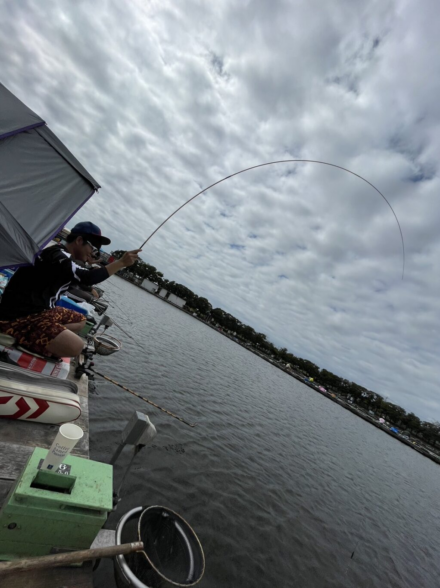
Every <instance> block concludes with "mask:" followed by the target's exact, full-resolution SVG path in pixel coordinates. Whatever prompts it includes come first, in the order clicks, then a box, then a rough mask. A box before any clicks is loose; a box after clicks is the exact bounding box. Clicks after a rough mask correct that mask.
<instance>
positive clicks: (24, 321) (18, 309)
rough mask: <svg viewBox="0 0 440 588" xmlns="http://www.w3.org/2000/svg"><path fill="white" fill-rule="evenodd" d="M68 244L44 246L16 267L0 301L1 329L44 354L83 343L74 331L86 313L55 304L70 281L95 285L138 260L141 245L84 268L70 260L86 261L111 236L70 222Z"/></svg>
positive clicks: (70, 350) (73, 350) (72, 351)
mask: <svg viewBox="0 0 440 588" xmlns="http://www.w3.org/2000/svg"><path fill="white" fill-rule="evenodd" d="M66 240H67V245H66V246H64V245H60V244H57V245H53V246H52V247H47V248H46V249H43V251H42V252H41V253H40V255H39V256H38V257H37V258H36V260H35V264H34V265H32V266H26V267H22V268H20V269H18V270H17V271H16V272H15V274H14V275H13V276H12V278H11V280H10V281H9V283H8V285H7V287H6V289H5V291H4V294H3V296H2V300H1V303H0V332H2V333H6V334H8V335H11V336H12V337H14V338H15V339H16V343H17V344H18V345H20V346H23V347H24V348H25V349H27V350H29V351H32V352H34V353H37V354H40V355H44V356H55V357H75V356H76V355H79V354H80V353H81V351H82V349H83V347H84V341H83V340H82V339H81V338H80V337H78V335H76V333H79V332H80V331H81V330H82V328H83V327H84V321H85V316H84V315H82V314H80V313H78V312H75V311H73V310H68V309H66V308H62V307H59V306H55V303H56V302H57V301H58V300H59V299H60V297H61V296H62V295H63V294H64V293H65V292H67V290H68V289H69V287H70V285H71V284H80V283H82V284H86V285H90V286H91V285H94V284H99V283H100V282H103V281H104V280H106V279H107V278H109V277H110V276H112V275H113V274H115V273H116V272H117V271H118V270H120V269H122V268H124V267H129V266H130V265H133V263H134V262H135V261H136V260H137V259H138V253H139V252H140V249H137V250H135V251H127V252H126V253H124V255H123V256H122V257H121V259H118V260H116V261H114V262H113V263H110V264H109V265H107V266H105V267H100V268H98V269H91V270H87V269H84V268H82V267H80V266H79V265H77V264H76V263H75V261H74V260H79V261H87V260H88V259H89V258H90V256H91V255H93V254H94V253H95V251H96V250H97V249H100V248H101V246H102V245H109V244H110V239H108V238H107V237H104V236H103V235H101V230H100V229H99V227H97V226H96V225H95V224H93V223H91V222H82V223H78V224H77V225H75V226H74V227H73V229H72V231H71V233H70V235H69V236H68V237H67V239H66Z"/></svg>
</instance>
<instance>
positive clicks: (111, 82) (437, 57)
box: [0, 0, 440, 420]
mask: <svg viewBox="0 0 440 588" xmlns="http://www.w3.org/2000/svg"><path fill="white" fill-rule="evenodd" d="M0 7H1V13H2V18H1V20H0V33H1V34H0V58H1V64H2V67H1V81H2V83H4V84H5V85H6V86H7V87H8V88H9V89H10V90H11V91H12V92H14V93H15V94H16V95H17V96H18V97H19V98H20V99H21V100H23V101H24V102H25V103H26V104H27V105H28V106H29V107H30V108H32V109H33V110H35V111H36V112H37V113H38V114H39V115H40V116H42V117H43V118H44V119H45V120H46V121H47V122H48V124H49V126H50V127H51V129H52V130H53V131H54V132H55V133H56V134H57V135H58V136H59V137H60V138H61V139H62V140H63V141H64V142H65V143H66V145H67V146H68V147H69V148H70V150H71V151H72V152H73V153H74V154H75V155H76V156H77V157H78V159H79V160H80V161H81V162H82V163H83V164H84V165H85V166H86V167H87V169H88V170H89V171H90V173H91V174H92V175H93V176H94V177H95V178H96V179H97V180H98V182H99V183H100V184H101V185H102V189H101V190H100V192H99V194H97V195H96V196H95V197H94V198H93V199H92V200H91V201H90V202H89V203H88V204H87V205H86V206H85V207H84V208H83V209H82V211H80V213H79V214H78V215H77V216H76V218H75V219H74V220H75V221H80V220H86V219H92V220H94V221H95V222H96V223H97V224H99V225H100V226H101V228H102V230H103V233H104V234H108V235H109V236H111V238H112V239H113V245H114V247H115V248H124V249H127V248H135V247H136V246H139V245H140V243H142V242H143V241H144V240H145V239H146V237H147V236H148V235H149V234H150V233H151V232H152V231H153V230H154V229H155V228H156V227H157V225H158V224H159V223H160V222H161V221H162V220H163V219H164V218H165V217H166V216H168V215H169V214H170V213H171V212H172V211H173V210H174V209H175V208H177V207H178V206H179V205H180V204H182V203H183V202H184V201H185V200H187V199H188V198H190V197H191V196H192V195H194V194H195V193H196V192H198V191H199V190H201V189H202V188H204V187H205V186H208V185H209V184H211V183H212V182H215V181H216V180H219V179H221V178H222V177H223V176H226V175H229V174H231V173H233V172H235V171H238V170H240V169H242V168H245V167H247V166H251V165H256V164H259V163H263V162H267V161H274V160H285V159H315V160H322V161H327V162H331V163H334V164H337V165H340V166H344V167H347V168H349V169H350V170H353V171H354V172H356V173H358V174H360V175H362V176H364V177H365V178H367V179H368V180H369V181H370V182H372V183H373V184H374V185H375V186H377V187H378V188H379V190H381V191H382V192H383V193H384V194H385V196H386V197H387V198H388V200H389V202H390V203H391V205H392V207H393V208H394V210H395V212H396V215H397V217H398V218H399V220H400V223H401V226H402V231H403V235H404V240H405V248H406V268H405V278H404V280H403V281H402V279H401V278H402V248H401V241H400V234H399V230H398V226H397V223H396V220H395V218H394V216H393V214H392V212H391V210H390V209H389V208H388V206H387V204H386V203H385V202H384V201H383V200H382V198H381V197H380V196H379V195H378V194H377V192H375V191H374V190H373V189H372V188H371V187H370V186H368V185H367V184H365V183H364V182H362V181H361V180H359V179H358V178H355V177H353V176H351V175H349V174H347V173H345V172H343V171H340V170H337V169H334V168H328V167H325V166H320V165H315V164H278V165H276V166H271V167H266V168H263V169H259V170H255V171H251V172H247V173H245V174H242V175H240V176H238V177H236V178H233V179H231V180H228V181H227V182H224V183H223V184H221V185H220V186H218V187H216V188H213V189H212V190H210V191H209V192H207V193H206V194H205V195H203V196H201V197H200V198H199V199H197V200H196V201H195V202H194V203H192V204H191V205H189V206H188V207H186V208H185V209H184V210H183V211H182V212H181V213H179V214H178V215H176V217H175V218H174V219H172V220H171V221H170V222H169V223H168V224H167V225H166V226H165V227H164V228H163V229H161V231H160V232H159V233H158V234H157V235H156V236H155V237H154V238H153V239H152V240H151V242H150V243H149V244H148V245H147V247H145V249H144V252H143V254H142V257H143V258H144V259H145V260H146V261H147V262H149V263H152V264H154V265H155V266H156V267H157V268H158V269H160V270H161V271H163V272H164V274H165V277H167V278H169V279H174V280H176V281H178V282H181V283H184V284H185V285H186V286H188V287H189V288H191V289H192V290H194V291H195V292H196V293H198V294H199V295H202V296H206V297H207V298H208V299H209V300H210V301H211V302H212V304H213V305H215V306H221V307H222V308H223V309H225V310H227V311H229V312H231V313H232V314H234V315H235V316H237V317H238V318H240V319H241V320H243V321H244V322H246V323H248V324H251V325H252V326H253V327H254V328H256V329H257V330H259V331H262V332H265V333H266V334H267V335H268V337H269V338H270V339H271V340H272V341H273V342H274V343H275V344H277V345H280V346H286V347H287V348H288V349H290V350H291V351H292V352H293V353H295V354H297V355H299V356H301V357H305V358H308V359H310V360H312V361H314V362H315V363H317V364H318V365H319V366H320V367H325V368H326V369H329V370H331V371H333V372H335V373H337V374H338V375H340V376H343V377H346V378H348V379H351V380H354V381H356V382H358V383H359V384H362V385H364V386H366V387H368V388H370V389H372V390H375V391H377V392H379V393H381V394H382V395H384V396H387V397H388V398H389V400H390V401H393V402H396V403H398V404H401V405H402V406H403V407H404V408H406V409H407V410H408V411H414V412H415V413H416V414H418V415H419V416H421V417H422V418H424V419H428V420H433V419H438V420H440V386H439V383H440V382H439V380H440V378H439V375H440V369H439V367H438V365H439V360H438V356H439V350H440V336H439V324H440V302H439V292H440V272H439V259H440V230H439V221H440V180H439V173H438V155H439V153H440V125H439V123H440V100H439V96H440V67H439V65H440V35H439V32H438V19H437V16H438V2H437V1H436V0H423V1H422V2H415V1H413V2H411V1H409V0H370V1H367V2H364V1H360V0H356V1H355V0H335V1H333V2H321V1H318V0H309V1H307V2H306V1H302V2H300V1H295V0H290V1H282V0H271V1H270V2H268V1H267V0H247V1H245V2H236V1H235V2H234V1H231V0H225V1H221V2H216V3H214V2H202V1H199V2H197V1H191V0H189V1H186V2H167V1H166V0H161V1H156V0H153V1H150V2H147V1H146V0H139V1H136V0H131V1H127V2H117V1H116V0H115V1H100V0H97V1H94V2H93V3H92V2H86V1H80V0H75V2H72V1H67V0H65V1H60V0H57V1H54V2H51V1H44V0H40V1H34V2H32V1H23V0H15V1H14V2H6V0H0Z"/></svg>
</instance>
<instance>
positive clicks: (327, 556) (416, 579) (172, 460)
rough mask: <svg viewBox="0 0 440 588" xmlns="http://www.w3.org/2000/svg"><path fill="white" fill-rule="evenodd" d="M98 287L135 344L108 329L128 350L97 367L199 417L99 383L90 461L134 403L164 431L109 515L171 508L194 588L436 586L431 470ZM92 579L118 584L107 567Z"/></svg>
mask: <svg viewBox="0 0 440 588" xmlns="http://www.w3.org/2000/svg"><path fill="white" fill-rule="evenodd" d="M105 289H106V297H107V298H108V299H109V300H110V301H111V312H110V315H111V316H113V317H114V319H115V320H116V321H117V322H118V323H119V324H120V325H121V326H122V327H123V328H124V329H125V330H126V331H129V332H130V333H131V334H132V335H133V337H134V338H135V339H136V340H137V342H134V341H133V340H130V339H129V338H128V337H127V336H126V335H125V334H124V333H122V332H121V331H119V330H118V329H117V328H116V327H112V328H111V330H110V331H111V334H113V335H114V336H116V337H118V338H120V339H121V340H122V341H123V350H122V351H121V352H119V353H118V354H115V355H112V356H111V357H107V358H102V357H99V358H97V362H96V363H97V368H98V369H100V371H102V372H103V373H105V374H107V375H109V376H110V377H112V378H114V379H116V380H118V381H119V382H121V383H123V384H125V385H127V386H129V387H131V388H133V389H134V390H136V391H137V392H139V393H141V394H143V395H145V396H147V397H148V398H150V399H151V400H153V401H154V402H156V403H157V404H159V405H161V406H164V407H166V408H168V409H169V410H171V411H173V412H175V413H177V414H178V415H180V416H182V417H184V418H185V419H187V420H189V421H190V422H195V423H197V426H196V427H195V428H194V429H191V428H189V427H187V426H186V425H184V424H182V423H180V422H178V421H176V420H174V419H172V418H170V417H168V416H166V415H164V414H163V413H161V412H159V411H158V410H156V409H153V408H152V407H149V406H148V405H146V404H145V403H143V402H142V401H141V400H139V399H137V398H135V397H133V396H131V395H130V394H128V393H127V392H124V391H122V390H120V389H119V388H117V387H115V386H113V385H112V384H109V383H107V382H105V381H102V380H99V379H98V382H97V395H91V396H90V413H91V433H92V434H91V449H92V458H93V459H97V460H102V461H108V460H109V459H110V457H111V454H112V452H113V451H114V450H115V448H116V446H117V443H118V439H119V437H118V434H119V432H120V431H121V430H122V429H123V427H124V426H125V424H126V422H127V420H128V419H129V418H130V416H131V414H132V413H133V411H134V410H141V411H146V412H147V414H148V415H149V416H150V418H151V420H152V421H153V422H154V424H155V425H156V427H157V430H158V434H157V437H156V439H155V442H154V444H153V446H152V447H150V448H146V449H144V450H143V451H142V452H141V453H140V454H139V455H138V456H137V457H136V459H135V461H134V465H133V468H132V470H131V473H130V475H129V476H128V477H127V478H126V480H125V483H124V487H123V491H122V501H121V503H120V505H119V507H118V513H117V516H115V515H113V516H114V518H115V520H117V519H118V518H120V516H122V515H123V514H124V513H125V512H126V511H128V510H130V509H131V508H133V507H135V506H141V505H153V504H162V505H164V506H168V507H169V508H171V509H173V510H175V511H177V512H178V513H180V514H181V515H182V516H183V517H184V518H186V519H187V520H188V522H189V523H190V524H191V525H192V526H193V528H194V529H195V530H196V532H197V534H198V536H199V538H200V540H201V543H202V545H203V547H204V550H205V556H206V572H205V576H204V578H203V580H202V581H201V582H200V584H199V586H200V587H201V588H228V587H238V586H240V587H245V588H247V587H249V588H251V587H252V588H253V587H256V586H258V587H259V588H266V587H267V588H269V587H271V588H272V587H276V588H282V587H298V588H308V587H313V588H314V587H316V588H321V587H322V588H324V587H325V588H331V587H334V588H342V587H347V588H348V587H350V588H355V587H356V588H359V587H365V588H367V587H368V588H374V587H378V588H379V587H380V588H383V587H388V586H390V587H408V588H414V587H417V588H422V587H426V588H428V587H429V588H430V587H432V588H436V587H438V586H439V585H440V581H439V577H440V565H439V557H438V554H439V552H440V513H439V509H438V505H439V499H440V491H439V487H440V468H439V466H438V465H437V464H435V463H433V462H432V461H430V460H428V459H426V458H425V457H423V456H422V455H420V454H418V453H416V452H415V451H413V450H411V449H410V448H409V447H407V446H405V445H403V444H401V443H400V442H399V441H397V440H395V439H393V438H392V437H390V436H389V435H386V434H385V433H383V432H381V431H380V430H378V429H376V428H375V427H373V426H371V425H369V424H368V423H367V422H365V421H363V420H362V419H360V418H358V417H356V416H355V415H353V414H352V413H350V412H348V411H346V410H344V409H343V408H342V407H340V406H338V405H337V404H335V403H333V402H331V401H329V400H328V399H326V398H325V397H323V396H321V395H320V394H318V393H316V392H314V391H313V390H312V389H310V388H308V387H306V386H304V385H303V384H301V383H300V382H298V381H297V380H295V379H294V378H292V377H290V376H288V375H287V374H285V373H284V372H282V371H280V370H278V369H277V368H275V367H273V366H272V365H270V364H269V363H267V362H265V361H263V360H261V359H259V358H258V357H257V356H255V355H254V354H252V353H250V352H249V351H247V350H246V349H244V348H242V347H240V346H239V345H236V344H235V343H233V342H232V341H230V340H229V339H227V338H226V337H223V336H222V335H220V334H219V333H217V332H216V331H214V330H213V329H211V328H209V327H207V326H206V325H204V324H202V323H200V322H199V321H197V320H194V319H193V318H191V317H190V316H188V315H186V314H185V313H183V312H181V311H179V310H178V309H176V308H174V307H172V306H170V305H169V304H167V303H165V302H163V301H161V300H159V299H157V298H155V297H154V296H152V295H150V294H148V293H146V292H144V291H142V290H141V289H139V288H137V287H135V286H133V285H132V284H129V283H127V282H125V281H123V280H121V279H120V278H118V277H114V278H112V280H110V281H109V282H107V283H106V284H105ZM127 457H128V456H127ZM353 552H354V555H353V557H351V556H352V553H353ZM95 584H96V586H98V587H99V588H101V587H102V588H104V587H106V588H107V587H110V586H113V585H114V584H113V578H112V567H111V564H110V563H109V562H102V563H101V565H100V568H99V570H98V572H97V574H96V576H95Z"/></svg>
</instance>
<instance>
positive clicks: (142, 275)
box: [112, 250, 440, 448]
mask: <svg viewBox="0 0 440 588" xmlns="http://www.w3.org/2000/svg"><path fill="white" fill-rule="evenodd" d="M123 253H124V252H123V251H120V250H116V251H113V252H112V255H113V256H114V257H115V258H119V257H121V256H122V255H123ZM127 274H128V275H127ZM124 276H126V277H127V278H129V279H130V281H132V282H134V283H136V284H138V285H140V284H141V283H142V281H143V280H144V279H147V280H150V281H151V282H154V283H156V284H157V285H158V286H160V287H161V288H165V289H166V290H167V291H168V292H170V293H171V294H175V295H176V296H178V297H179V298H183V299H184V300H186V308H187V309H188V311H189V312H191V313H196V314H197V316H198V317H199V318H201V319H203V320H204V321H205V322H210V323H213V324H215V325H217V326H218V327H219V328H221V329H223V330H224V331H226V332H228V333H230V334H232V335H233V337H235V338H236V339H237V340H239V341H240V342H241V343H244V344H249V345H250V346H252V347H253V348H255V349H256V350H258V352H259V353H263V354H265V355H267V356H268V358H271V359H273V360H274V361H278V362H285V364H286V365H289V366H291V367H292V368H293V369H295V370H296V371H297V372H300V373H301V374H302V375H304V377H307V378H313V383H314V384H315V385H317V386H324V387H325V388H326V389H327V390H329V391H332V392H335V393H337V394H338V395H340V396H342V397H344V399H345V400H346V401H349V402H351V403H353V404H355V405H357V406H358V407H360V408H363V409H364V410H367V411H368V412H369V414H373V415H374V416H375V417H377V418H383V419H385V421H386V422H387V423H390V424H391V425H393V426H395V427H397V428H398V429H399V432H400V433H404V434H405V435H408V436H411V437H414V438H417V439H420V440H421V441H423V442H424V443H427V444H428V445H431V446H432V447H434V448H438V447H440V423H438V422H427V421H422V420H420V418H419V417H418V416H416V415H415V414H414V413H412V412H410V413H407V412H406V411H405V409H404V408H402V407H401V406H398V405H397V404H393V403H392V402H388V400H387V399H386V398H384V397H383V396H381V395H380V394H378V393H377V392H373V391H372V390H368V389H367V388H364V387H363V386H360V385H359V384H356V382H350V381H349V380H346V379H345V378H341V377H339V376H337V375H336V374H333V373H332V372H329V371H328V370H326V369H320V368H319V367H318V366H317V365H315V364H314V363H312V362H311V361H309V360H308V359H303V358H301V357H296V356H295V355H294V354H293V353H291V352H289V351H288V350H287V349H286V348H282V349H278V348H277V347H276V346H275V345H274V344H273V343H271V342H270V341H268V340H267V337H266V335H265V334H264V333H258V332H256V331H255V330H254V329H253V328H252V327H251V326H249V325H246V324H244V323H242V322H241V321H239V320H238V319H237V318H235V317H234V316H233V315H231V314H229V313H228V312H226V311H224V310H222V309H221V308H212V305H211V303H210V302H209V300H207V299H206V298H203V297H200V296H197V294H195V293H194V292H192V291H191V290H190V289H189V288H187V287H186V286H184V285H182V284H178V283H176V282H174V281H171V280H167V279H166V278H164V275H163V273H162V272H160V271H158V270H157V269H156V268H155V267H154V266H153V265H150V264H148V263H145V262H144V261H142V260H139V261H137V262H136V263H135V264H134V265H133V266H131V267H130V268H127V269H126V270H125V271H124Z"/></svg>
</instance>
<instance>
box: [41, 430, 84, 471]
mask: <svg viewBox="0 0 440 588" xmlns="http://www.w3.org/2000/svg"><path fill="white" fill-rule="evenodd" d="M83 435H84V431H83V430H82V429H81V427H78V425H74V424H73V423H66V424H65V425H61V427H60V429H59V431H58V433H57V436H56V437H55V439H54V442H53V443H52V446H51V448H50V449H49V452H48V454H47V456H46V459H45V460H44V461H43V463H42V464H41V468H40V469H42V470H52V471H53V472H56V471H57V468H58V466H59V465H60V464H62V463H63V461H64V460H65V458H66V457H67V456H68V455H69V453H70V452H71V451H72V449H73V448H74V447H75V445H76V444H77V443H78V441H79V440H80V439H82V437H83Z"/></svg>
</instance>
